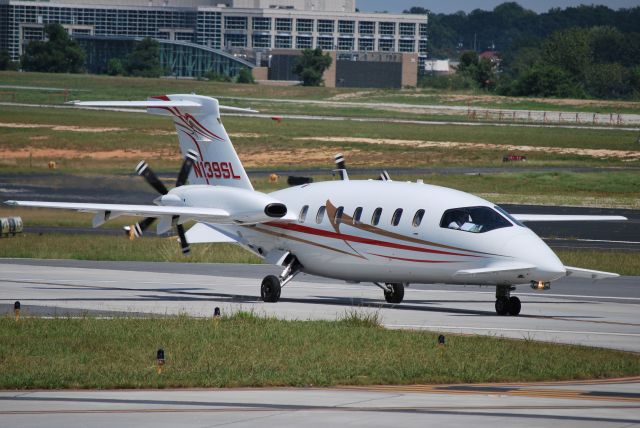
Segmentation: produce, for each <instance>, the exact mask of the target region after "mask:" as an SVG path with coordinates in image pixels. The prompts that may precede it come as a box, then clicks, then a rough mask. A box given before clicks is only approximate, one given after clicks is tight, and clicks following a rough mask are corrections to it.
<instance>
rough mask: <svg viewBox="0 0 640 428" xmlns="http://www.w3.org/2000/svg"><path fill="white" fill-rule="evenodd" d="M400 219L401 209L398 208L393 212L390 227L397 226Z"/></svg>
mask: <svg viewBox="0 0 640 428" xmlns="http://www.w3.org/2000/svg"><path fill="white" fill-rule="evenodd" d="M401 218H402V208H398V209H397V210H395V211H394V212H393V217H391V226H397V225H398V224H400V219H401Z"/></svg>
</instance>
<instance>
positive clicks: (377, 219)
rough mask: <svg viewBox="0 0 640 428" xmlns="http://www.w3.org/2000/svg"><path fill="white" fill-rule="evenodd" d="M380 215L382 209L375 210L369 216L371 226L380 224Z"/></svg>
mask: <svg viewBox="0 0 640 428" xmlns="http://www.w3.org/2000/svg"><path fill="white" fill-rule="evenodd" d="M381 215H382V208H376V209H375V211H374V212H373V215H372V216H371V224H372V225H374V226H377V225H378V223H380V216H381Z"/></svg>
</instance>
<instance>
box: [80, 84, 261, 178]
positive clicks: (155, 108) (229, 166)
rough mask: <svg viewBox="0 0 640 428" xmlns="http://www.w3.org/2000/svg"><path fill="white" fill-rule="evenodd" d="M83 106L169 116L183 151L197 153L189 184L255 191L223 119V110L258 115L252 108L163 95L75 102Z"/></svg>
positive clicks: (198, 96)
mask: <svg viewBox="0 0 640 428" xmlns="http://www.w3.org/2000/svg"><path fill="white" fill-rule="evenodd" d="M72 104H73V105H76V106H81V107H146V108H147V112H148V113H151V114H156V115H161V116H170V117H172V118H173V123H174V125H175V127H176V132H177V133H178V141H179V142H180V151H181V152H182V155H183V156H186V155H187V154H188V153H189V151H190V150H192V151H195V152H196V153H197V154H198V159H197V160H196V162H195V164H194V165H193V168H192V170H191V173H190V175H189V183H190V184H210V185H217V186H229V187H239V188H243V189H249V190H253V186H252V185H251V181H250V180H249V177H248V176H247V173H246V171H245V170H244V167H243V166H242V163H241V162H240V159H239V158H238V154H237V153H236V151H235V149H234V148H233V144H231V140H230V139H229V135H228V134H227V131H226V130H225V129H224V126H223V125H222V120H220V110H221V109H224V110H232V111H241V112H255V111H254V110H250V109H241V108H236V107H226V106H221V105H219V103H218V100H217V99H215V98H211V97H205V96H201V95H187V94H174V95H161V96H157V97H151V98H149V99H148V100H147V101H84V102H79V101H75V102H72Z"/></svg>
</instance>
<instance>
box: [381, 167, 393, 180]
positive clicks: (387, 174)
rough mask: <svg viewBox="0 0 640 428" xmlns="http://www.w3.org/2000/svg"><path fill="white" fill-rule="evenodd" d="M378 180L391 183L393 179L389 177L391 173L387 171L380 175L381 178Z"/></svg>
mask: <svg viewBox="0 0 640 428" xmlns="http://www.w3.org/2000/svg"><path fill="white" fill-rule="evenodd" d="M378 180H382V181H391V177H390V176H389V173H388V172H387V171H386V170H384V171H382V172H381V173H380V178H378Z"/></svg>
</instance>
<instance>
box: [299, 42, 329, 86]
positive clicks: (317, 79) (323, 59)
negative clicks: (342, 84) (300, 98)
mask: <svg viewBox="0 0 640 428" xmlns="http://www.w3.org/2000/svg"><path fill="white" fill-rule="evenodd" d="M331 61H332V59H331V57H330V56H329V54H323V53H322V49H320V48H316V49H304V50H303V51H302V55H300V56H299V57H298V58H296V63H295V65H294V66H293V72H294V73H295V74H297V75H298V76H300V79H302V85H303V86H320V85H321V84H322V83H323V79H322V75H323V73H324V72H325V70H326V69H327V68H329V66H331Z"/></svg>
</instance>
